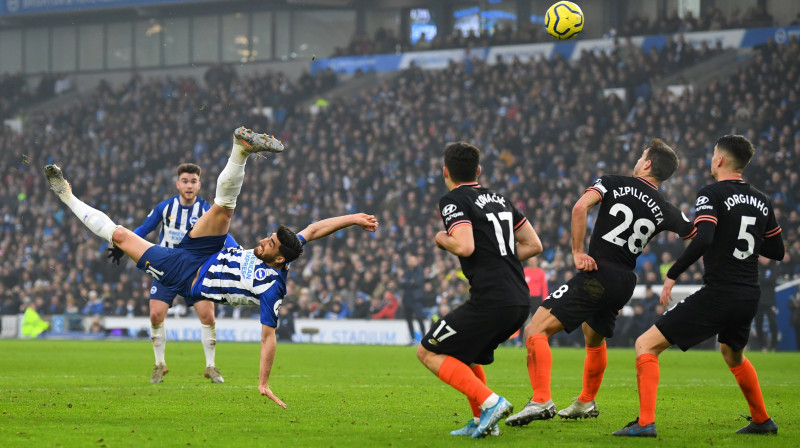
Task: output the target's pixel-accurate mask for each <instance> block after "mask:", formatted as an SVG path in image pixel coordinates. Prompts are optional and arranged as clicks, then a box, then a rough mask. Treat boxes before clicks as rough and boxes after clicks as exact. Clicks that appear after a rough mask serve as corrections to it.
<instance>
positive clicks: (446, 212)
mask: <svg viewBox="0 0 800 448" xmlns="http://www.w3.org/2000/svg"><path fill="white" fill-rule="evenodd" d="M454 211H456V205H455V204H447V205H445V206H444V208H443V209H442V216H447V215H449V214H450V213H453V212H454Z"/></svg>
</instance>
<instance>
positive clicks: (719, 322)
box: [614, 135, 785, 437]
mask: <svg viewBox="0 0 800 448" xmlns="http://www.w3.org/2000/svg"><path fill="white" fill-rule="evenodd" d="M753 153H754V149H753V144H752V143H750V141H749V140H747V139H746V138H745V137H742V136H741V135H726V136H724V137H721V138H720V139H719V140H717V142H716V145H715V146H714V154H713V156H712V158H711V176H713V177H714V179H716V180H717V182H716V183H713V184H711V185H707V186H705V187H703V188H701V189H700V191H699V192H698V193H697V202H696V203H695V210H696V214H697V216H696V217H695V225H696V226H697V237H695V239H694V241H692V242H691V244H689V246H688V247H687V248H686V250H685V251H684V253H683V255H681V256H680V258H678V260H677V261H675V264H673V265H672V267H671V268H670V269H669V271H667V277H666V279H665V280H664V287H663V289H662V290H661V304H662V305H664V306H666V305H667V304H668V303H669V302H670V301H671V300H672V288H673V286H675V280H676V279H677V278H678V276H679V275H681V273H683V272H684V271H685V270H686V269H687V268H688V267H689V266H690V265H691V264H692V263H694V262H695V261H697V260H698V259H699V258H700V257H701V256H702V257H703V264H704V267H705V274H704V275H703V287H702V288H701V289H700V290H699V291H697V292H695V293H694V294H692V295H690V296H689V297H687V298H686V299H684V300H682V301H681V302H680V303H678V305H676V306H675V307H674V308H672V309H671V310H669V311H668V312H666V313H664V315H662V316H661V317H660V318H659V319H658V320H657V321H656V323H655V324H654V325H653V326H652V327H650V329H649V330H647V331H645V332H644V334H642V335H641V336H639V338H638V339H637V340H636V378H637V383H638V385H639V417H638V418H637V419H636V420H634V421H632V422H631V423H629V424H628V425H627V426H625V427H624V428H622V429H620V430H619V431H616V432H614V435H615V436H633V437H656V435H657V434H656V424H655V415H656V396H657V391H658V377H659V366H658V355H659V354H661V352H663V351H664V350H666V349H667V348H669V347H670V346H672V345H677V346H678V347H680V349H681V350H683V351H686V350H689V349H690V348H691V347H693V346H695V345H697V344H699V343H700V342H702V341H705V340H706V339H708V338H710V337H712V336H714V335H718V338H717V340H718V341H719V343H720V351H721V352H722V357H723V359H725V362H726V363H727V364H728V368H730V370H731V373H733V376H734V377H735V378H736V382H737V383H738V384H739V388H741V390H742V393H743V394H744V397H745V399H746V400H747V404H748V405H749V407H750V418H749V420H751V423H750V424H748V425H747V426H745V427H744V428H741V429H739V430H738V431H736V432H737V433H740V434H777V432H778V425H776V424H775V422H774V421H773V420H772V419H771V418H770V417H769V415H768V414H767V409H766V406H765V405H764V397H763V396H762V395H761V386H760V385H759V383H758V375H757V374H756V370H755V368H754V367H753V365H752V364H750V360H748V359H747V358H746V357H745V356H744V347H745V345H747V339H748V337H749V336H750V324H751V322H752V321H753V316H755V314H756V311H757V310H758V299H759V296H760V294H761V290H760V288H759V286H758V257H759V255H763V256H764V257H767V258H770V259H773V260H780V259H782V258H783V257H784V254H785V249H784V245H783V240H782V238H781V235H780V234H781V227H780V226H779V225H778V222H777V220H776V219H775V213H774V211H773V209H772V204H771V202H770V200H769V197H768V196H767V195H765V194H764V193H762V192H760V191H758V190H757V189H755V188H754V187H752V186H751V185H750V184H748V183H747V182H745V181H744V180H743V179H742V171H743V170H744V168H745V167H746V166H747V164H748V163H750V159H751V158H752V157H753Z"/></svg>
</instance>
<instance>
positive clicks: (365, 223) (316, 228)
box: [298, 213, 378, 243]
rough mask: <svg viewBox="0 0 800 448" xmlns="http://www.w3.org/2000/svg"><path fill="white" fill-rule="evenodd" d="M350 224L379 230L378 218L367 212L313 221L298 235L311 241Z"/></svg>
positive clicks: (372, 230)
mask: <svg viewBox="0 0 800 448" xmlns="http://www.w3.org/2000/svg"><path fill="white" fill-rule="evenodd" d="M350 226H359V227H361V228H362V229H364V230H366V231H367V232H375V231H376V230H378V220H377V218H375V216H374V215H367V214H366V213H354V214H352V215H344V216H336V217H333V218H328V219H323V220H321V221H317V222H315V223H312V224H310V225H309V226H308V227H306V228H305V229H303V230H301V231H300V233H298V235H300V236H302V237H303V238H304V239H305V240H306V242H308V243H310V242H311V241H314V240H318V239H320V238H325V237H326V236H328V235H330V234H331V233H334V232H336V231H338V230H341V229H344V228H345V227H350Z"/></svg>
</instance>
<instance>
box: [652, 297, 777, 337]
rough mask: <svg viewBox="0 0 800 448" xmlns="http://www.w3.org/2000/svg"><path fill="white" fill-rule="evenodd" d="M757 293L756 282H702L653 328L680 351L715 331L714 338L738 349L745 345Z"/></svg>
mask: <svg viewBox="0 0 800 448" xmlns="http://www.w3.org/2000/svg"><path fill="white" fill-rule="evenodd" d="M760 294H761V291H760V289H759V288H758V286H753V287H748V286H737V287H736V289H731V288H720V287H714V286H708V285H706V286H703V287H702V288H700V290H699V291H697V292H695V293H694V294H692V295H690V296H689V297H687V298H685V299H683V300H682V301H680V302H679V303H678V304H677V305H675V307H673V308H672V309H670V310H669V311H667V312H665V313H664V315H662V316H661V317H660V318H659V319H658V320H657V321H656V328H658V329H659V331H661V334H663V335H664V337H665V338H666V339H667V341H669V343H670V344H672V345H677V346H678V347H680V349H681V350H683V351H686V350H689V349H690V348H692V347H694V346H695V345H697V344H699V343H701V342H703V341H705V340H706V339H708V338H710V337H712V336H714V335H719V337H717V341H719V342H720V343H722V344H726V345H728V346H730V348H731V349H732V350H733V351H736V352H738V351H739V350H742V349H743V348H744V346H745V345H747V339H748V338H749V336H750V324H751V322H753V317H755V315H756V311H757V310H758V298H759V296H760Z"/></svg>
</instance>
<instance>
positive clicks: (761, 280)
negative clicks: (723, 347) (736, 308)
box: [753, 257, 778, 352]
mask: <svg viewBox="0 0 800 448" xmlns="http://www.w3.org/2000/svg"><path fill="white" fill-rule="evenodd" d="M758 284H759V286H760V287H761V298H760V299H759V301H758V311H756V316H755V318H754V319H753V325H754V326H755V328H756V342H757V343H758V346H759V348H760V349H761V351H764V352H765V351H773V352H774V351H775V350H777V349H778V308H777V299H776V297H775V288H776V287H777V286H778V273H777V272H776V271H775V262H774V261H772V260H770V259H769V258H766V257H758ZM765 321H766V322H765ZM765 325H768V330H769V331H768V332H767V331H765V330H764V326H765ZM767 333H769V341H767Z"/></svg>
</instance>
